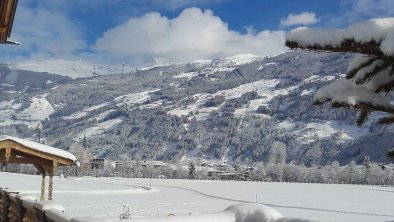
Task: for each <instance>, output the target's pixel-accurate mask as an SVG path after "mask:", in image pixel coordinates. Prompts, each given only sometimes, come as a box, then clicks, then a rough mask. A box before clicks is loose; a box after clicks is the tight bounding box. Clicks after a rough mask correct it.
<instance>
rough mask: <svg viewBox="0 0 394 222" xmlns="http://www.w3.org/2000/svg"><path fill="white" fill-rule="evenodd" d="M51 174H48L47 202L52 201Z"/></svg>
mask: <svg viewBox="0 0 394 222" xmlns="http://www.w3.org/2000/svg"><path fill="white" fill-rule="evenodd" d="M52 191H53V173H52V172H51V173H49V186H48V200H50V201H52Z"/></svg>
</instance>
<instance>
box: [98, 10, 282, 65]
mask: <svg viewBox="0 0 394 222" xmlns="http://www.w3.org/2000/svg"><path fill="white" fill-rule="evenodd" d="M284 41H285V33H284V32H283V31H269V30H266V31H261V32H248V33H246V34H241V33H239V32H236V31H232V30H229V28H228V26H227V24H226V23H225V22H223V21H222V20H221V19H220V18H219V17H217V16H215V15H214V14H213V12H212V11H210V10H205V11H202V10H200V9H198V8H188V9H185V10H184V11H183V12H182V13H181V14H180V15H179V16H178V17H176V18H173V19H168V18H167V17H164V16H161V15H160V14H159V13H148V14H146V15H144V16H143V17H140V18H131V19H129V20H128V21H126V22H125V23H123V24H120V25H118V26H116V27H115V28H113V29H110V30H108V31H107V32H105V33H104V34H103V36H102V37H101V38H99V39H98V40H97V42H96V45H95V47H94V48H95V50H97V52H99V53H103V54H105V55H107V56H108V57H113V56H115V57H119V58H123V59H125V58H127V59H130V60H132V61H133V62H134V63H135V62H146V61H147V60H149V59H151V58H155V57H164V58H168V59H170V60H172V61H175V62H187V61H192V60H195V59H212V58H218V57H223V56H229V55H234V54H239V53H254V54H257V55H261V56H267V55H273V54H278V53H281V52H284V51H285V50H286V48H285V47H284ZM137 60H140V61H137Z"/></svg>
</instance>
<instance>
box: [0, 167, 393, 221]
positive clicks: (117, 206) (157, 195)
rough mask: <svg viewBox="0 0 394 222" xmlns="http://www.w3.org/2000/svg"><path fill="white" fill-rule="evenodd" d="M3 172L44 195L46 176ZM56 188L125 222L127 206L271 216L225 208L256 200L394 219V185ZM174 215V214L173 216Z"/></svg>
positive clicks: (136, 217)
mask: <svg viewBox="0 0 394 222" xmlns="http://www.w3.org/2000/svg"><path fill="white" fill-rule="evenodd" d="M0 177H1V178H2V180H1V182H0V186H2V187H9V188H10V189H12V190H14V191H15V190H16V191H20V192H22V193H30V194H34V195H36V196H37V197H38V196H39V190H40V189H39V186H40V184H41V177H40V176H31V175H18V174H10V173H3V172H1V173H0ZM54 187H55V189H54V195H53V196H54V200H55V201H56V203H59V204H62V205H63V206H64V208H65V212H66V213H67V214H68V215H70V216H72V217H80V216H90V217H96V218H101V219H107V220H111V221H119V215H120V214H121V210H122V207H123V206H124V205H126V206H128V207H129V209H130V213H131V218H130V219H129V220H122V221H202V222H205V221H223V222H228V221H231V222H233V221H235V220H234V215H233V216H232V217H226V216H225V215H223V214H224V213H226V212H227V213H233V214H234V213H236V212H239V210H242V208H244V209H243V210H242V212H243V213H244V215H243V216H244V217H246V216H247V215H249V216H251V218H254V219H256V220H236V221H245V222H246V221H247V222H251V221H265V220H261V218H262V217H261V216H262V214H261V213H256V214H251V211H250V210H251V209H252V208H250V207H248V205H243V206H244V207H242V206H238V207H232V209H231V208H230V209H227V210H226V211H223V210H224V209H226V208H228V207H229V206H231V205H234V204H238V203H244V204H245V203H256V202H257V203H258V204H264V205H266V206H270V207H273V208H274V209H276V210H277V211H279V212H280V214H282V215H283V216H285V217H287V218H302V219H306V220H312V221H324V222H337V221H338V222H343V221H347V222H370V221H393V220H394V214H393V213H392V205H393V199H394V190H393V188H392V187H373V186H358V185H338V184H296V183H265V182H240V181H212V180H211V181H193V180H160V179H126V178H88V177H86V178H69V179H60V178H55V180H54ZM249 206H250V205H249ZM254 206H258V205H254ZM237 208H238V210H237ZM245 208H246V209H245ZM247 209H249V210H247ZM254 209H256V208H254ZM266 210H268V209H266ZM265 213H267V211H265ZM270 213H271V212H270ZM170 214H171V215H173V216H172V217H168V216H169V215H170ZM270 215H272V214H270ZM239 216H241V215H239ZM252 216H254V217H252ZM241 218H242V217H241ZM257 218H258V219H259V220H257ZM239 219H240V218H239ZM266 221H267V222H268V221H269V222H273V221H274V220H266ZM282 221H287V220H282ZM292 221H293V220H292ZM294 221H302V220H294Z"/></svg>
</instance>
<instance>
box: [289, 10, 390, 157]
mask: <svg viewBox="0 0 394 222" xmlns="http://www.w3.org/2000/svg"><path fill="white" fill-rule="evenodd" d="M393 26H394V18H382V19H372V20H369V21H366V22H363V23H357V24H354V25H351V26H349V27H348V28H346V29H344V30H333V29H331V30H318V31H316V30H310V29H296V30H293V31H292V32H290V33H289V34H288V36H287V38H286V45H287V46H288V47H290V48H292V49H294V48H301V49H307V50H314V51H331V52H349V53H357V54H358V56H356V57H355V58H354V59H353V61H352V62H351V63H350V64H349V66H348V72H347V75H346V79H339V80H336V81H335V82H333V83H331V84H329V85H327V86H325V87H323V88H321V89H319V90H318V92H317V93H316V94H315V97H314V103H315V104H318V105H319V104H323V103H324V102H326V101H331V103H332V105H333V106H334V107H344V108H354V109H357V110H359V113H358V117H357V121H356V123H357V125H358V126H361V125H362V124H363V123H364V122H365V121H366V120H367V119H368V116H369V115H370V114H371V113H372V112H375V111H378V112H383V113H386V114H387V115H385V116H384V117H382V118H380V120H379V121H378V123H380V124H394V106H393V105H392V104H391V101H390V98H389V97H388V95H387V94H388V92H390V91H391V90H392V89H393V87H394V48H393V47H392V42H393V38H394V34H393V32H392V27H393ZM366 30H368V31H366ZM369 30H371V31H369ZM366 32H368V35H366ZM387 155H388V156H389V157H391V156H392V154H387Z"/></svg>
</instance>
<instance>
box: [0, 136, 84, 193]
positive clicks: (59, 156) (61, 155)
mask: <svg viewBox="0 0 394 222" xmlns="http://www.w3.org/2000/svg"><path fill="white" fill-rule="evenodd" d="M76 161H77V159H76V157H75V156H74V155H73V154H71V153H69V152H67V151H65V150H61V149H58V148H55V147H51V146H47V145H44V144H41V143H37V142H33V141H30V140H25V139H20V138H16V137H11V136H5V135H3V136H0V164H7V163H15V164H33V165H34V166H35V167H36V168H37V169H38V171H39V172H40V173H41V175H42V183H41V197H40V199H41V200H44V195H45V177H46V175H49V185H48V200H52V190H53V175H54V174H55V173H56V169H57V167H58V166H71V165H74V164H76Z"/></svg>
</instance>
